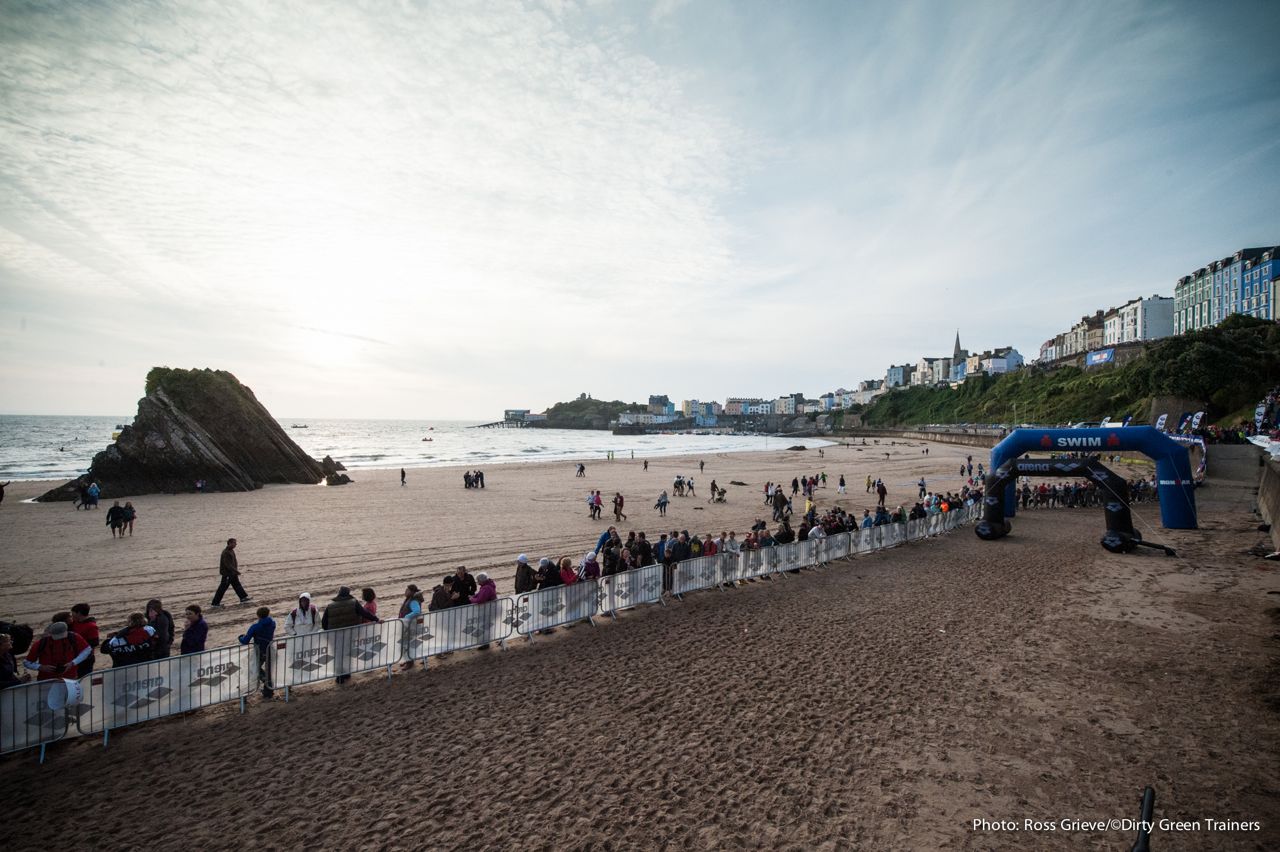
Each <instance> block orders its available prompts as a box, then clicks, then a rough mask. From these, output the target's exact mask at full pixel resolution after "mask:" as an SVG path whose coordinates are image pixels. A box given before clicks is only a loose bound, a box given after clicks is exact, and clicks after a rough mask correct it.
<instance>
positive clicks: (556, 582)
mask: <svg viewBox="0 0 1280 852" xmlns="http://www.w3.org/2000/svg"><path fill="white" fill-rule="evenodd" d="M536 576H537V578H538V588H539V589H550V588H553V587H555V586H562V585H564V581H563V580H561V579H560V569H559V568H558V567H556V563H554V562H552V561H551V560H550V559H548V558H547V557H545V556H544V557H542V558H541V559H539V560H538V573H537V575H536Z"/></svg>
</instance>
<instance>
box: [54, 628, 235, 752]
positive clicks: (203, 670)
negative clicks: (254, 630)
mask: <svg viewBox="0 0 1280 852" xmlns="http://www.w3.org/2000/svg"><path fill="white" fill-rule="evenodd" d="M256 664H257V653H256V650H255V648H254V646H253V645H252V644H250V645H232V646H229V647H226V648H215V649H213V650H211V651H202V652H200V653H198V654H183V655H182V656H180V657H164V658H163V659H159V660H150V661H148V662H145V663H134V664H133V665H129V666H121V667H120V668H110V669H99V670H97V671H94V672H93V673H92V674H89V675H86V676H85V677H83V678H81V679H80V683H81V687H82V689H83V691H84V695H83V697H82V698H81V706H80V707H79V708H78V709H76V710H73V711H72V712H73V714H74V715H76V716H77V722H76V726H77V727H78V728H79V729H80V733H82V734H97V733H105V732H107V731H111V730H113V729H115V728H123V727H125V726H127V725H136V724H137V723H139V722H146V721H149V720H151V719H159V718H161V717H163V716H172V715H173V714H175V713H185V712H187V711H188V710H197V709H199V708H201V707H208V706H210V705H212V704H221V703H223V702H225V701H235V700H237V699H240V698H243V697H244V696H245V695H247V694H248V693H250V692H252V691H253V689H254V687H255V686H256V685H257V668H256Z"/></svg>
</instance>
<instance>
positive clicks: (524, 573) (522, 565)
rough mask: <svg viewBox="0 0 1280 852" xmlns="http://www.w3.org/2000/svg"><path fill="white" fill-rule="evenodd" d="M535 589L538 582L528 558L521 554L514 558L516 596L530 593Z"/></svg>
mask: <svg viewBox="0 0 1280 852" xmlns="http://www.w3.org/2000/svg"><path fill="white" fill-rule="evenodd" d="M536 588H538V580H537V578H536V577H535V576H534V573H533V566H531V565H530V564H529V557H528V556H526V555H525V554H523V553H521V554H520V555H519V556H517V557H516V594H517V595H521V594H524V593H525V592H532V591H533V590H534V589H536Z"/></svg>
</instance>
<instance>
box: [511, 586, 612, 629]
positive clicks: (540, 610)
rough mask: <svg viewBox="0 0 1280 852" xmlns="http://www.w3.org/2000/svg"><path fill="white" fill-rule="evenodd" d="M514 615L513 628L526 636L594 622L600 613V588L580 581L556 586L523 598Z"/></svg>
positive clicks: (520, 596)
mask: <svg viewBox="0 0 1280 852" xmlns="http://www.w3.org/2000/svg"><path fill="white" fill-rule="evenodd" d="M514 607H515V610H514V611H513V612H512V614H511V626H512V627H514V628H515V629H516V632H518V633H520V634H521V635H524V636H532V635H533V634H534V633H536V632H537V631H539V630H548V629H550V628H552V627H557V626H559V625H561V624H572V623H573V622H575V621H583V620H586V619H590V618H593V617H594V616H595V614H596V613H597V612H599V611H600V584H599V583H597V582H596V581H595V580H579V581H578V582H576V583H573V584H572V585H569V586H552V587H551V588H549V589H539V590H538V591H536V592H529V593H528V594H524V595H519V596H518V597H516V599H515V603H514Z"/></svg>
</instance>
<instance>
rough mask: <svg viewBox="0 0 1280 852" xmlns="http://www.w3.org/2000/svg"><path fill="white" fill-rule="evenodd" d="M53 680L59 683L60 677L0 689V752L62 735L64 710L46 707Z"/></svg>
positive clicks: (52, 739)
mask: <svg viewBox="0 0 1280 852" xmlns="http://www.w3.org/2000/svg"><path fill="white" fill-rule="evenodd" d="M55 684H56V685H58V686H59V687H62V686H63V684H62V681H60V680H37V681H32V682H30V683H24V684H22V685H20V686H11V687H9V688H8V689H4V690H0V754H8V753H9V752H11V751H21V750H22V749H24V748H35V747H36V746H40V745H45V744H47V743H51V742H56V741H57V740H60V739H62V738H63V737H64V736H66V733H67V712H68V711H67V710H53V709H51V708H50V707H49V693H50V692H51V691H52V690H53V688H54V685H55ZM73 712H74V711H73Z"/></svg>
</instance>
